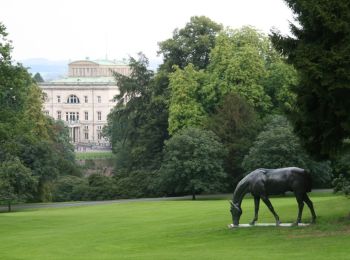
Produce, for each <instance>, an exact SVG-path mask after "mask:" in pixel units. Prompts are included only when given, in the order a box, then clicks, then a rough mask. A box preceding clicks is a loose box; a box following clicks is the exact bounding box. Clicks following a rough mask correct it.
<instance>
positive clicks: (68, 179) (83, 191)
mask: <svg viewBox="0 0 350 260" xmlns="http://www.w3.org/2000/svg"><path fill="white" fill-rule="evenodd" d="M52 197H53V198H52V199H53V201H78V200H86V199H87V198H88V181H87V179H86V178H79V177H76V176H69V175H67V176H62V177H59V178H58V179H57V180H55V181H54V183H53V189H52Z"/></svg>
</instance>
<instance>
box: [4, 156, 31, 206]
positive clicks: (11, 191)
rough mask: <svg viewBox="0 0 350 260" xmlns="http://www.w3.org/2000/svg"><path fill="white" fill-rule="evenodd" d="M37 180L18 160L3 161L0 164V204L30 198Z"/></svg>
mask: <svg viewBox="0 0 350 260" xmlns="http://www.w3.org/2000/svg"><path fill="white" fill-rule="evenodd" d="M36 182H37V179H36V178H35V177H34V176H33V175H32V172H31V171H30V169H29V168H27V167H25V166H24V165H23V164H22V163H21V161H20V160H19V159H18V158H14V159H11V160H7V161H4V162H2V163H1V164H0V202H3V203H6V204H7V205H8V211H11V204H13V203H15V202H23V201H26V200H27V199H28V198H30V197H31V196H32V194H33V193H34V191H35V187H36Z"/></svg>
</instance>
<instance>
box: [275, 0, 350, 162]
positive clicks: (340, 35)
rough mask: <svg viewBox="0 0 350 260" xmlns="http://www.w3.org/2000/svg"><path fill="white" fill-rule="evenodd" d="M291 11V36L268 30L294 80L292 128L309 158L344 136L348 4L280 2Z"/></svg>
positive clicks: (349, 117) (349, 123)
mask: <svg viewBox="0 0 350 260" xmlns="http://www.w3.org/2000/svg"><path fill="white" fill-rule="evenodd" d="M285 2H286V3H287V4H288V6H289V7H290V8H291V9H292V10H293V12H294V13H295V19H296V23H297V25H293V24H291V29H292V33H293V36H292V37H283V36H281V35H280V33H279V32H273V33H272V41H273V43H274V45H275V46H276V48H277V49H278V50H279V51H280V52H281V53H282V54H283V55H285V56H287V57H288V61H289V62H290V63H291V64H293V65H294V67H295V68H296V70H297V71H298V73H299V76H300V77H299V78H300V80H299V84H298V86H297V87H296V88H295V89H294V91H295V93H296V95H297V103H296V105H297V109H295V110H294V112H293V113H292V115H291V119H292V121H293V124H294V127H295V131H296V133H297V134H298V136H300V137H301V140H302V142H303V144H304V146H305V147H306V149H307V150H308V151H309V152H310V154H312V155H313V156H317V157H318V158H327V157H332V156H334V155H335V154H336V153H337V151H338V150H339V149H340V148H341V147H342V143H343V140H344V138H348V137H349V136H350V113H349V111H350V102H349V100H350V2H349V1H348V0H332V1H325V0H324V1H318V0H285Z"/></svg>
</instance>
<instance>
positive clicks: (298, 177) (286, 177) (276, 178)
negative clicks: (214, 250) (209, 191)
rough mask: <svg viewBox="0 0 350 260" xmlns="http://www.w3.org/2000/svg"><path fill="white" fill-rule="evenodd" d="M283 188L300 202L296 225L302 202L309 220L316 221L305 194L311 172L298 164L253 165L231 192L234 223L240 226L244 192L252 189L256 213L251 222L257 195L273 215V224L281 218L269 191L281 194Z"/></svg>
mask: <svg viewBox="0 0 350 260" xmlns="http://www.w3.org/2000/svg"><path fill="white" fill-rule="evenodd" d="M286 191H292V192H294V195H295V197H296V199H297V202H298V206H299V213H298V217H297V220H296V222H295V225H298V224H299V223H300V222H301V216H302V212H303V208H304V202H305V203H306V204H307V206H308V207H309V209H310V211H311V215H312V223H315V221H316V214H315V210H314V207H313V204H312V201H311V200H310V198H309V197H308V196H307V192H310V191H311V176H310V174H309V173H308V172H307V171H305V170H304V169H301V168H297V167H289V168H280V169H256V170H255V171H253V172H251V173H249V174H248V175H247V176H245V177H244V178H243V179H242V180H241V181H240V182H239V183H238V184H237V187H236V189H235V191H234V193H233V199H232V201H231V202H230V203H231V210H230V211H231V215H232V221H233V225H234V226H239V219H240V217H241V215H242V208H241V203H242V200H243V198H244V195H245V194H247V193H249V192H250V193H251V194H252V195H253V197H254V204H255V215H254V219H253V220H252V221H251V222H250V225H254V224H255V222H256V221H257V220H258V212H259V203H260V199H262V201H263V202H264V203H265V204H266V206H267V207H268V208H269V210H270V211H271V212H272V214H273V215H274V217H275V219H276V225H277V226H278V225H279V224H280V223H281V222H280V219H279V217H278V215H277V214H276V212H275V210H274V208H273V207H272V204H271V202H270V200H269V198H268V197H269V195H280V194H284V193H285V192H286Z"/></svg>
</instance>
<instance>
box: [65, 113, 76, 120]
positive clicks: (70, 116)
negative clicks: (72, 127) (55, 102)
mask: <svg viewBox="0 0 350 260" xmlns="http://www.w3.org/2000/svg"><path fill="white" fill-rule="evenodd" d="M66 121H72V122H75V121H79V112H66Z"/></svg>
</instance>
